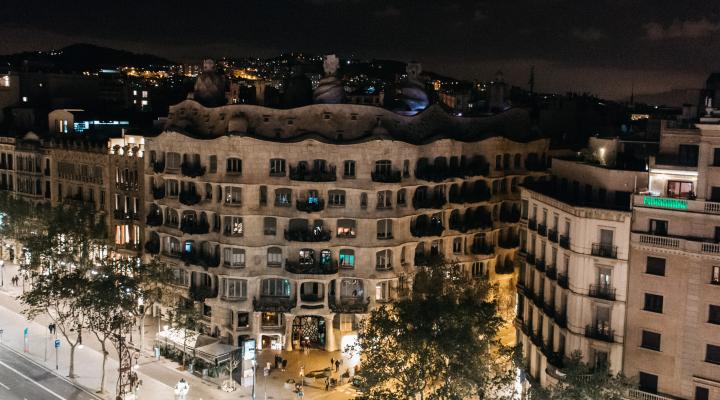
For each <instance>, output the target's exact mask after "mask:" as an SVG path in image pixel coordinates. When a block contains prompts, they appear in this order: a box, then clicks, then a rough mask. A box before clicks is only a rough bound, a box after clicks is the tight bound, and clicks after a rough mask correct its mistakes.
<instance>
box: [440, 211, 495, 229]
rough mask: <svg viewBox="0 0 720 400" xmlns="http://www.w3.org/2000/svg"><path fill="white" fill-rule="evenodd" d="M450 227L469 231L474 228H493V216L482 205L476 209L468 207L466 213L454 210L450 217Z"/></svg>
mask: <svg viewBox="0 0 720 400" xmlns="http://www.w3.org/2000/svg"><path fill="white" fill-rule="evenodd" d="M448 225H449V226H450V229H452V230H455V231H458V232H467V231H469V230H472V229H489V228H492V226H493V222H492V217H491V215H490V213H489V212H488V211H486V210H485V209H484V208H482V207H478V208H476V209H472V208H468V209H467V210H466V211H465V214H464V215H462V216H461V215H460V212H459V211H458V212H453V213H451V214H450V218H449V219H448Z"/></svg>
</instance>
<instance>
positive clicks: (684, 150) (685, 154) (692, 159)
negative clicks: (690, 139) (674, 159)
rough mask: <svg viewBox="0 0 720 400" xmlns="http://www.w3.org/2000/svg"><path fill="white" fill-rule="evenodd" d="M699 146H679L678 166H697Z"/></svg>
mask: <svg viewBox="0 0 720 400" xmlns="http://www.w3.org/2000/svg"><path fill="white" fill-rule="evenodd" d="M698 150H699V146H698V145H696V144H681V145H679V146H678V161H679V163H680V165H691V166H697V162H698Z"/></svg>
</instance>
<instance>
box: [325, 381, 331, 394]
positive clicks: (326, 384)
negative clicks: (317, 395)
mask: <svg viewBox="0 0 720 400" xmlns="http://www.w3.org/2000/svg"><path fill="white" fill-rule="evenodd" d="M329 389H330V378H325V391H326V392H327V391H328V390H329Z"/></svg>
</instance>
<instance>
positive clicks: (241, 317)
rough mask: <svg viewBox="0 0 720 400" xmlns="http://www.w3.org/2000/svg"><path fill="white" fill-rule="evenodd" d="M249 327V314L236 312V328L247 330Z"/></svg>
mask: <svg viewBox="0 0 720 400" xmlns="http://www.w3.org/2000/svg"><path fill="white" fill-rule="evenodd" d="M249 326H250V313H247V312H238V313H237V327H238V328H247V327H249Z"/></svg>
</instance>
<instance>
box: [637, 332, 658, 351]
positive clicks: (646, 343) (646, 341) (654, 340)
mask: <svg viewBox="0 0 720 400" xmlns="http://www.w3.org/2000/svg"><path fill="white" fill-rule="evenodd" d="M640 347H644V348H646V349H650V350H655V351H660V334H659V333H655V332H650V331H646V330H643V331H642V342H641V343H640Z"/></svg>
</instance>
